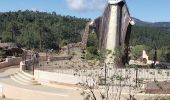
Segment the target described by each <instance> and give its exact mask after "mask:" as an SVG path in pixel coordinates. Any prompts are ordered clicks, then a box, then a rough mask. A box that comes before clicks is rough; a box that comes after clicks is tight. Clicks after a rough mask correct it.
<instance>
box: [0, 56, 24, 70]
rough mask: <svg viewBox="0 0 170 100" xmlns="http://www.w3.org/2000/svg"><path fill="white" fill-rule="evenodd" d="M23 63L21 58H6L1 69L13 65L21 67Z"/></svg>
mask: <svg viewBox="0 0 170 100" xmlns="http://www.w3.org/2000/svg"><path fill="white" fill-rule="evenodd" d="M21 61H22V58H21V57H14V58H6V60H5V61H4V62H1V63H0V69H1V68H5V67H9V66H13V65H19V64H20V62H21Z"/></svg>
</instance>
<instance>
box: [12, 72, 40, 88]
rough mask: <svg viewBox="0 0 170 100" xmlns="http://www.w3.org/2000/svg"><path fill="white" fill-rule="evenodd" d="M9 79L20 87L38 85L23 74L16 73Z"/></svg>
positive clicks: (30, 76) (28, 75)
mask: <svg viewBox="0 0 170 100" xmlns="http://www.w3.org/2000/svg"><path fill="white" fill-rule="evenodd" d="M10 77H11V79H12V80H14V81H15V82H17V83H19V84H22V85H40V83H38V82H37V81H36V80H35V79H34V77H33V76H32V75H30V74H28V73H25V72H18V73H16V74H13V75H11V76H10Z"/></svg>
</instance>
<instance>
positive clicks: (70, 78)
mask: <svg viewBox="0 0 170 100" xmlns="http://www.w3.org/2000/svg"><path fill="white" fill-rule="evenodd" d="M34 76H35V79H36V80H38V81H39V82H40V83H42V84H50V83H55V82H59V83H64V84H72V85H75V84H78V83H80V82H82V79H83V76H81V77H79V76H74V75H70V74H62V73H54V72H46V71H41V70H35V72H34Z"/></svg>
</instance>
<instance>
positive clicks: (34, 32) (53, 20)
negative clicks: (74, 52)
mask: <svg viewBox="0 0 170 100" xmlns="http://www.w3.org/2000/svg"><path fill="white" fill-rule="evenodd" d="M89 20H90V19H85V18H76V17H74V16H73V17H72V16H61V15H59V14H56V13H55V12H53V13H46V12H39V11H36V12H34V11H29V10H26V11H17V12H3V13H0V37H1V41H2V42H16V43H17V44H18V45H20V46H21V47H24V48H29V49H31V48H34V49H40V50H44V49H59V47H61V46H63V45H65V44H67V43H71V42H72V43H74V42H78V41H80V39H81V35H80V33H81V31H82V30H83V29H84V27H85V25H86V23H87V22H88V21H89Z"/></svg>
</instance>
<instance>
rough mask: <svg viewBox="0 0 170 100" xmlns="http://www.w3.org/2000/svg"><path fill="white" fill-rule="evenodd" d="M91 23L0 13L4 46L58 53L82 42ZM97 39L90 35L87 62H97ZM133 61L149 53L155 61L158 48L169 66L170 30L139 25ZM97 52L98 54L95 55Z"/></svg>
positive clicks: (135, 31)
mask: <svg viewBox="0 0 170 100" xmlns="http://www.w3.org/2000/svg"><path fill="white" fill-rule="evenodd" d="M89 20H90V19H85V18H76V17H71V16H61V15H57V14H56V13H55V12H53V13H46V12H38V11H36V12H33V11H28V10H26V11H17V12H5V13H0V39H1V40H2V42H15V43H17V44H18V45H19V46H21V47H24V48H28V49H38V50H45V49H55V50H58V49H59V48H60V47H62V46H64V45H66V44H69V43H76V42H79V41H81V34H80V33H81V32H82V30H84V28H85V25H86V23H87V22H88V21H89ZM97 44H98V41H97V36H96V34H95V33H94V32H91V33H90V34H89V38H88V43H87V46H88V48H87V53H86V58H87V59H93V58H95V57H96V56H97V55H96V52H98V51H97ZM130 46H131V53H132V59H138V58H139V57H140V56H141V55H142V50H143V49H144V50H146V53H147V54H148V55H149V59H151V60H153V58H154V54H155V47H156V48H157V59H158V60H159V61H163V62H170V30H169V29H168V28H167V29H165V28H159V27H150V26H147V25H143V26H139V25H136V26H134V27H133V28H132V33H131V40H130ZM94 50H95V51H94Z"/></svg>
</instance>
